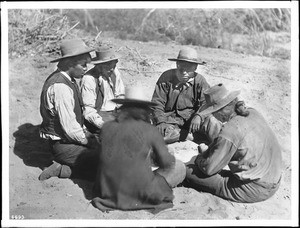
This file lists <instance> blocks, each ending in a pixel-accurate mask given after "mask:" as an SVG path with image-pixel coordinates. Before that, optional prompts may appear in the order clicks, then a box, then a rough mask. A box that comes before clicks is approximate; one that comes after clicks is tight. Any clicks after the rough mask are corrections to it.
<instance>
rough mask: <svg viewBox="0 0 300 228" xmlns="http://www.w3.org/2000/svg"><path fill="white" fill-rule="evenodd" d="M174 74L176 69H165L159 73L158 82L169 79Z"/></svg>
mask: <svg viewBox="0 0 300 228" xmlns="http://www.w3.org/2000/svg"><path fill="white" fill-rule="evenodd" d="M175 75H176V69H169V70H166V71H164V72H163V73H162V74H161V75H160V77H159V79H158V82H159V83H161V82H168V81H171V80H172V79H173V78H174V76H175Z"/></svg>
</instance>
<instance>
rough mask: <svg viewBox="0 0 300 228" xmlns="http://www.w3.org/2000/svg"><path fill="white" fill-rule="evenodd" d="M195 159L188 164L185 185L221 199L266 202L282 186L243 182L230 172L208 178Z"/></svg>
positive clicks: (224, 171) (226, 171)
mask: <svg viewBox="0 0 300 228" xmlns="http://www.w3.org/2000/svg"><path fill="white" fill-rule="evenodd" d="M195 158H196V156H195V157H194V158H192V159H191V161H189V162H188V163H186V167H187V168H186V170H187V173H186V179H185V181H184V185H185V186H186V187H192V188H194V189H196V190H198V191H202V192H209V193H211V194H213V195H216V196H219V197H221V198H224V199H227V200H231V201H234V202H240V203H255V202H260V201H264V200H266V199H268V198H270V197H271V196H273V195H274V194H275V192H276V191H277V189H278V188H279V185H280V180H279V181H278V183H266V182H263V181H259V180H258V181H253V180H250V181H241V180H239V179H237V178H236V177H235V176H234V175H233V173H232V172H231V171H229V170H222V171H220V172H219V173H217V174H215V175H212V176H207V175H205V174H204V173H202V172H201V170H200V169H199V168H198V167H197V165H196V164H195V163H194V162H195Z"/></svg>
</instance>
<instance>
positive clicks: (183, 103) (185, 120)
mask: <svg viewBox="0 0 300 228" xmlns="http://www.w3.org/2000/svg"><path fill="white" fill-rule="evenodd" d="M169 60H170V61H175V62H176V68H175V69H170V70H167V71H165V72H164V73H163V74H162V75H161V76H160V78H159V79H158V81H157V83H156V86H155V91H154V93H153V97H152V101H153V102H154V103H156V104H157V106H156V107H155V110H154V115H155V118H156V125H157V127H158V129H159V130H160V132H161V133H162V135H163V136H164V137H165V141H166V143H173V142H176V141H179V140H185V139H186V137H187V134H188V133H196V132H199V131H200V125H201V123H202V122H203V121H202V120H201V117H200V115H199V109H200V108H201V107H202V106H203V105H204V103H205V99H204V96H203V91H204V90H206V89H208V88H209V84H208V83H207V81H206V79H205V78H204V77H203V76H202V75H201V74H199V73H197V72H196V69H197V67H198V65H203V64H205V62H203V61H201V60H199V59H198V54H197V51H196V50H195V49H193V48H191V47H183V48H182V49H181V50H180V51H179V54H178V56H177V58H170V59H169Z"/></svg>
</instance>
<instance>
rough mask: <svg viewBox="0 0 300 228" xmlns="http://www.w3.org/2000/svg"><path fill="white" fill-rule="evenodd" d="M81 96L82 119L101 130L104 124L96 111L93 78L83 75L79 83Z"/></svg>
mask: <svg viewBox="0 0 300 228" xmlns="http://www.w3.org/2000/svg"><path fill="white" fill-rule="evenodd" d="M81 95H82V101H83V105H84V110H83V115H84V118H85V119H86V120H87V121H89V122H90V123H92V124H93V125H95V126H96V127H98V128H101V127H102V126H103V124H104V121H103V119H102V117H101V116H100V115H99V114H98V112H97V110H96V107H95V105H96V99H97V94H96V82H95V78H94V77H93V76H90V75H85V76H84V77H83V78H82V81H81Z"/></svg>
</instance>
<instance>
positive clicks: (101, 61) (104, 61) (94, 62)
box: [91, 57, 119, 65]
mask: <svg viewBox="0 0 300 228" xmlns="http://www.w3.org/2000/svg"><path fill="white" fill-rule="evenodd" d="M118 59H119V57H116V58H113V59H108V60H95V58H94V59H92V61H91V64H94V65H96V64H100V63H107V62H111V61H114V60H118Z"/></svg>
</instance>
